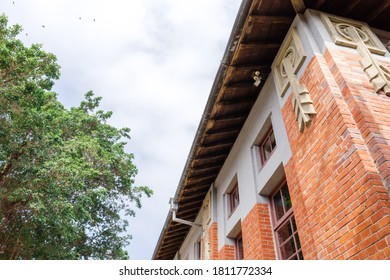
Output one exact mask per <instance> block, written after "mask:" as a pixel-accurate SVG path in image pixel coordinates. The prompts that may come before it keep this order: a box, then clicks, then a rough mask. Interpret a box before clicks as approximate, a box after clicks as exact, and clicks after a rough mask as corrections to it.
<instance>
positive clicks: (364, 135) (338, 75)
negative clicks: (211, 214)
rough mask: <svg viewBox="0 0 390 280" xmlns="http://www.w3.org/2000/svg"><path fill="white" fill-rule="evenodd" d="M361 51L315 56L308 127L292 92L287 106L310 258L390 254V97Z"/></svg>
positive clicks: (294, 186)
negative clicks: (380, 90) (301, 125)
mask: <svg viewBox="0 0 390 280" xmlns="http://www.w3.org/2000/svg"><path fill="white" fill-rule="evenodd" d="M356 56H357V53H355V52H353V51H341V50H328V51H327V52H326V54H325V56H324V57H323V56H320V55H319V56H314V57H313V58H312V59H311V61H310V62H309V64H308V66H307V68H306V69H305V71H304V73H303V75H302V77H301V78H300V82H301V83H302V84H305V85H306V86H307V88H308V90H309V92H310V96H311V99H312V100H313V104H314V107H315V109H316V112H317V115H316V116H315V117H314V118H313V121H312V123H311V125H310V127H308V128H307V129H305V131H304V132H300V131H299V129H298V124H297V122H296V120H295V114H294V112H293V109H292V106H291V101H292V100H291V98H292V97H291V96H289V98H288V100H287V102H286V103H285V105H284V106H283V108H282V114H283V118H284V121H285V126H286V129H287V134H288V138H289V142H290V147H291V150H292V158H291V160H289V162H288V163H287V164H286V165H285V172H286V177H287V182H288V185H289V189H290V195H291V199H292V203H293V207H294V215H295V218H296V221H297V227H298V232H299V235H300V240H301V244H302V251H303V254H304V257H305V259H390V249H389V248H390V197H389V194H388V188H387V187H388V186H389V175H390V170H389V167H390V165H389V162H390V161H389V160H390V121H389V120H390V109H389V108H390V97H387V96H386V95H384V94H377V93H376V92H375V90H374V89H373V87H372V86H371V84H370V83H369V81H368V79H367V77H366V76H365V73H364V71H363V69H362V67H361V66H360V65H359V61H358V58H357V57H356Z"/></svg>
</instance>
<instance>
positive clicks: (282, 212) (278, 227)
mask: <svg viewBox="0 0 390 280" xmlns="http://www.w3.org/2000/svg"><path fill="white" fill-rule="evenodd" d="M271 208H272V215H273V220H274V228H273V230H274V233H275V238H276V242H277V248H278V253H279V258H280V259H283V260H303V254H302V249H301V243H300V241H299V236H298V231H297V225H296V223H295V218H294V213H293V207H292V204H291V199H290V193H289V191H288V186H287V182H284V183H283V184H282V185H281V186H280V188H278V190H277V191H276V192H275V194H274V195H273V196H272V197H271Z"/></svg>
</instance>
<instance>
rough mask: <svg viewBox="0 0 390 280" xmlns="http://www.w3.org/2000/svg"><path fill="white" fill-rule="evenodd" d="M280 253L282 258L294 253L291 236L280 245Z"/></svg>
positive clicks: (284, 258)
mask: <svg viewBox="0 0 390 280" xmlns="http://www.w3.org/2000/svg"><path fill="white" fill-rule="evenodd" d="M280 253H281V255H282V259H283V260H287V259H288V258H290V257H291V256H292V255H293V254H294V253H295V245H294V240H293V238H291V239H290V240H289V241H288V242H287V243H285V244H283V245H282V246H280Z"/></svg>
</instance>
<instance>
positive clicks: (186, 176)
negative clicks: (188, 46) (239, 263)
mask: <svg viewBox="0 0 390 280" xmlns="http://www.w3.org/2000/svg"><path fill="white" fill-rule="evenodd" d="M306 8H310V9H314V10H320V11H323V12H327V13H330V14H335V15H339V16H343V17H347V18H352V19H356V20H360V21H364V22H367V23H368V24H369V25H370V26H372V27H374V28H378V29H382V30H387V31H390V22H389V20H388V15H389V14H390V1H388V0H378V1H356V0H305V1H304V0H291V1H286V0H244V1H243V2H242V4H241V7H240V9H239V12H238V15H237V18H236V21H235V23H234V26H233V30H232V33H231V35H230V39H229V41H228V45H227V47H226V50H225V53H224V56H223V59H222V61H221V64H220V66H219V69H218V72H217V75H216V78H215V80H214V84H213V86H212V89H211V92H210V95H209V99H208V101H207V104H206V108H205V110H204V113H203V116H202V119H201V121H200V124H199V127H198V130H197V133H196V136H195V139H194V142H193V144H192V147H191V150H190V154H189V157H188V159H187V162H186V165H185V167H184V170H183V173H182V176H181V179H180V182H179V186H178V188H177V191H176V194H175V197H174V200H175V202H177V203H178V205H179V209H178V211H177V217H178V218H180V219H183V220H187V221H194V220H195V219H196V217H197V215H198V213H199V210H200V208H201V206H202V203H203V200H204V198H205V195H206V194H207V192H208V190H209V189H210V186H211V184H212V183H213V182H214V181H215V179H216V177H217V176H218V173H219V171H220V170H221V168H222V166H223V164H224V162H225V160H226V158H227V156H228V155H229V152H230V150H231V148H232V146H233V144H234V142H235V141H236V139H237V137H238V134H239V133H240V131H241V128H242V127H243V125H244V122H245V121H246V118H247V116H248V114H249V112H250V111H251V109H252V106H253V104H254V102H255V100H256V99H257V97H258V95H259V93H260V91H261V88H262V85H263V84H264V81H265V80H266V78H267V76H268V74H269V73H270V70H271V64H272V62H273V60H274V58H275V56H276V54H277V52H278V50H279V47H280V45H281V43H282V42H283V39H284V37H285V36H286V33H287V31H288V30H289V28H290V25H291V23H292V22H293V20H294V18H295V16H296V14H297V13H303V12H304V11H305V10H306ZM257 71H259V72H260V76H261V78H262V80H263V82H262V83H260V85H258V86H255V85H254V82H255V80H254V76H255V75H256V74H257V73H256V72H257ZM189 230H190V227H189V226H188V225H185V224H180V223H176V222H173V221H172V218H171V213H168V216H167V218H166V221H165V224H164V228H163V229H162V232H161V234H160V237H159V240H158V243H157V246H156V248H155V251H154V254H153V259H173V258H174V257H175V254H176V252H177V251H178V250H179V248H180V246H181V244H182V243H183V241H184V239H185V238H186V236H187V234H188V232H189Z"/></svg>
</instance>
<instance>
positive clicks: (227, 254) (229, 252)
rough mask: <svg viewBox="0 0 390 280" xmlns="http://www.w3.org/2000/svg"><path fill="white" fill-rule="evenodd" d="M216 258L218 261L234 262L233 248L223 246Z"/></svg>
mask: <svg viewBox="0 0 390 280" xmlns="http://www.w3.org/2000/svg"><path fill="white" fill-rule="evenodd" d="M218 258H219V259H220V260H234V259H235V254H234V246H232V245H224V246H223V247H222V249H221V250H220V251H219V253H218Z"/></svg>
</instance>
